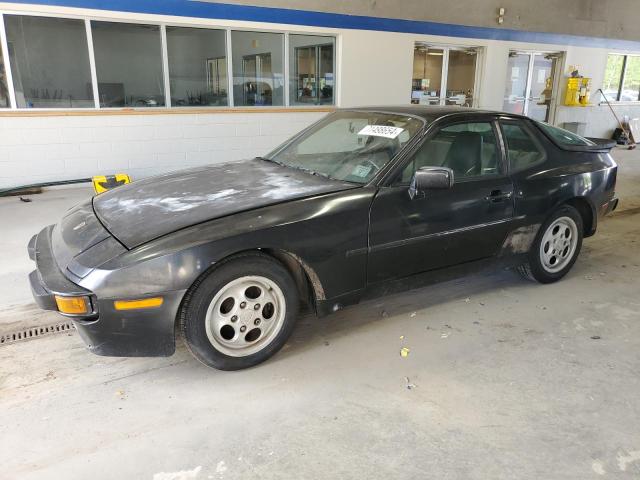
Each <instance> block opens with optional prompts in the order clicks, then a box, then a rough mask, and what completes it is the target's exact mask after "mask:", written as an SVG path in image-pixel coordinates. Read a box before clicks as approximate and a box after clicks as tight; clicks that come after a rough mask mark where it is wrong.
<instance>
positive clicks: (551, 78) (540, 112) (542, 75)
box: [502, 50, 562, 122]
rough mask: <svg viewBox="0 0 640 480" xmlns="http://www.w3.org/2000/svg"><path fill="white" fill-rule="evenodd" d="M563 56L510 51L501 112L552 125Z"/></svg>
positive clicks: (555, 53)
mask: <svg viewBox="0 0 640 480" xmlns="http://www.w3.org/2000/svg"><path fill="white" fill-rule="evenodd" d="M561 58H562V53H557V52H554V53H549V52H520V51H515V50H512V51H510V52H509V60H508V66H507V82H506V87H505V94H504V101H503V105H502V109H503V110H504V111H505V112H509V113H516V114H519V115H526V116H528V117H530V118H533V119H534V120H539V121H541V122H552V121H553V115H554V113H555V111H554V108H553V107H554V105H555V94H556V91H557V90H558V85H557V82H558V78H557V74H558V71H559V68H558V67H559V65H560V62H559V61H560V59H561Z"/></svg>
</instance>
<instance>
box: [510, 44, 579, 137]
mask: <svg viewBox="0 0 640 480" xmlns="http://www.w3.org/2000/svg"><path fill="white" fill-rule="evenodd" d="M512 53H515V54H516V55H529V64H528V66H527V68H528V70H527V84H526V86H525V92H524V110H523V115H525V116H528V115H527V114H528V107H529V103H528V102H529V97H530V96H531V83H532V79H533V65H534V63H535V60H536V59H535V56H536V55H557V58H556V68H555V72H554V73H553V79H552V81H551V84H552V89H553V90H552V91H553V96H552V97H551V102H550V103H549V123H550V124H552V125H553V124H554V122H555V117H556V109H557V106H558V98H560V97H559V94H560V88H561V84H560V79H561V78H562V74H561V73H562V72H564V62H565V59H566V58H567V52H566V51H564V50H527V49H520V48H518V49H515V48H512V49H509V53H508V55H511V54H512ZM508 59H509V56H508V57H507V62H508V61H509V60H508ZM506 88H507V86H506V85H505V90H506ZM503 96H504V95H503Z"/></svg>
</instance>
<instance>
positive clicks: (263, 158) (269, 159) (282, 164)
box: [256, 157, 285, 167]
mask: <svg viewBox="0 0 640 480" xmlns="http://www.w3.org/2000/svg"><path fill="white" fill-rule="evenodd" d="M256 159H257V160H263V161H265V162H271V163H275V164H277V165H280V166H281V167H284V166H285V164H284V163H282V162H278V161H277V160H273V159H272V158H265V157H256Z"/></svg>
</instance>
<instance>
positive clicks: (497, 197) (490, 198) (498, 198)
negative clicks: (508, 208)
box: [484, 190, 513, 203]
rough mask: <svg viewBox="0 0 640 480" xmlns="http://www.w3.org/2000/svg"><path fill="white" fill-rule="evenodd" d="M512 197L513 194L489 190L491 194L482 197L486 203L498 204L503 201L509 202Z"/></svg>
mask: <svg viewBox="0 0 640 480" xmlns="http://www.w3.org/2000/svg"><path fill="white" fill-rule="evenodd" d="M511 195H513V192H504V193H503V192H502V190H491V193H490V194H489V195H487V196H486V197H484V199H485V200H486V201H487V202H491V203H499V202H502V201H504V200H509V199H510V198H511Z"/></svg>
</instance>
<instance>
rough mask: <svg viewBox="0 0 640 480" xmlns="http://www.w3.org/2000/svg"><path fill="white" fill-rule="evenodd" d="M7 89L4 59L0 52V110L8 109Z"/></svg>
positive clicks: (0, 51)
mask: <svg viewBox="0 0 640 480" xmlns="http://www.w3.org/2000/svg"><path fill="white" fill-rule="evenodd" d="M10 106H11V105H10V103H9V88H8V87H7V71H6V70H5V68H4V57H3V56H2V50H0V108H9V107H10Z"/></svg>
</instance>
